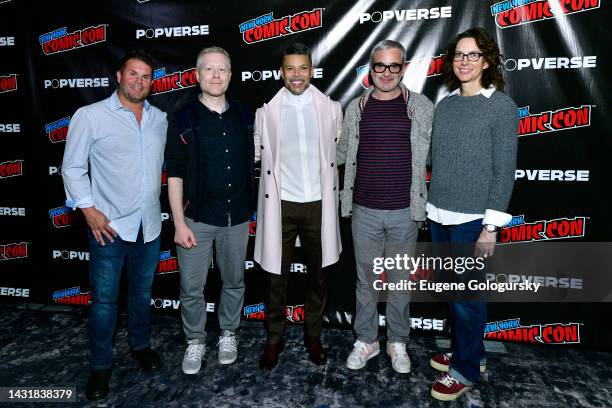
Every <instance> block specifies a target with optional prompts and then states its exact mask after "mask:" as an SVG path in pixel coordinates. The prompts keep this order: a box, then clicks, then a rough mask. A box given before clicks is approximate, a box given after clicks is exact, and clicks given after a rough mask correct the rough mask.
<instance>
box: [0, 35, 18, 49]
mask: <svg viewBox="0 0 612 408" xmlns="http://www.w3.org/2000/svg"><path fill="white" fill-rule="evenodd" d="M13 46H15V37H0V47H13Z"/></svg>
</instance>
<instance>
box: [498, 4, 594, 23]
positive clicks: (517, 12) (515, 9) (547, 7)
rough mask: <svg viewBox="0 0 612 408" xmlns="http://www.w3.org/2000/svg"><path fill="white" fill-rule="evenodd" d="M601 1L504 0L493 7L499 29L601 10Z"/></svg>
mask: <svg viewBox="0 0 612 408" xmlns="http://www.w3.org/2000/svg"><path fill="white" fill-rule="evenodd" d="M599 5H600V0H558V1H548V0H504V1H500V2H499V3H495V4H493V5H492V6H491V15H492V16H494V17H495V24H497V26H498V27H499V28H508V27H514V26H518V25H522V24H529V23H533V22H537V21H544V20H548V19H551V18H556V17H558V16H564V15H568V14H574V13H580V12H582V11H588V10H593V9H596V8H599Z"/></svg>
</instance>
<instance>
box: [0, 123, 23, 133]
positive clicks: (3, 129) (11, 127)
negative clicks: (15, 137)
mask: <svg viewBox="0 0 612 408" xmlns="http://www.w3.org/2000/svg"><path fill="white" fill-rule="evenodd" d="M0 133H21V124H20V123H0Z"/></svg>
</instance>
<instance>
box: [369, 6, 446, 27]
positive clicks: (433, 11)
mask: <svg viewBox="0 0 612 408" xmlns="http://www.w3.org/2000/svg"><path fill="white" fill-rule="evenodd" d="M452 10H453V8H452V7H451V6H445V7H432V8H429V9H426V8H420V9H408V10H385V11H375V12H373V13H361V14H360V15H359V24H363V23H366V22H368V21H371V22H373V23H380V22H381V21H389V20H396V21H413V20H434V19H438V18H450V17H452Z"/></svg>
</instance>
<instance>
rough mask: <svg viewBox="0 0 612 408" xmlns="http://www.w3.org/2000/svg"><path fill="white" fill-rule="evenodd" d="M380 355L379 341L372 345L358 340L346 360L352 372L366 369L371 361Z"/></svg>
mask: <svg viewBox="0 0 612 408" xmlns="http://www.w3.org/2000/svg"><path fill="white" fill-rule="evenodd" d="M379 353H380V346H379V344H378V340H376V341H375V342H374V343H372V344H367V343H364V342H363V341H359V340H357V341H356V342H355V345H354V346H353V351H351V354H349V356H348V358H347V359H346V366H347V367H348V368H350V369H351V370H360V369H362V368H363V367H365V365H366V363H367V362H368V360H369V359H371V358H373V357H376V356H377V355H378V354H379Z"/></svg>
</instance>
